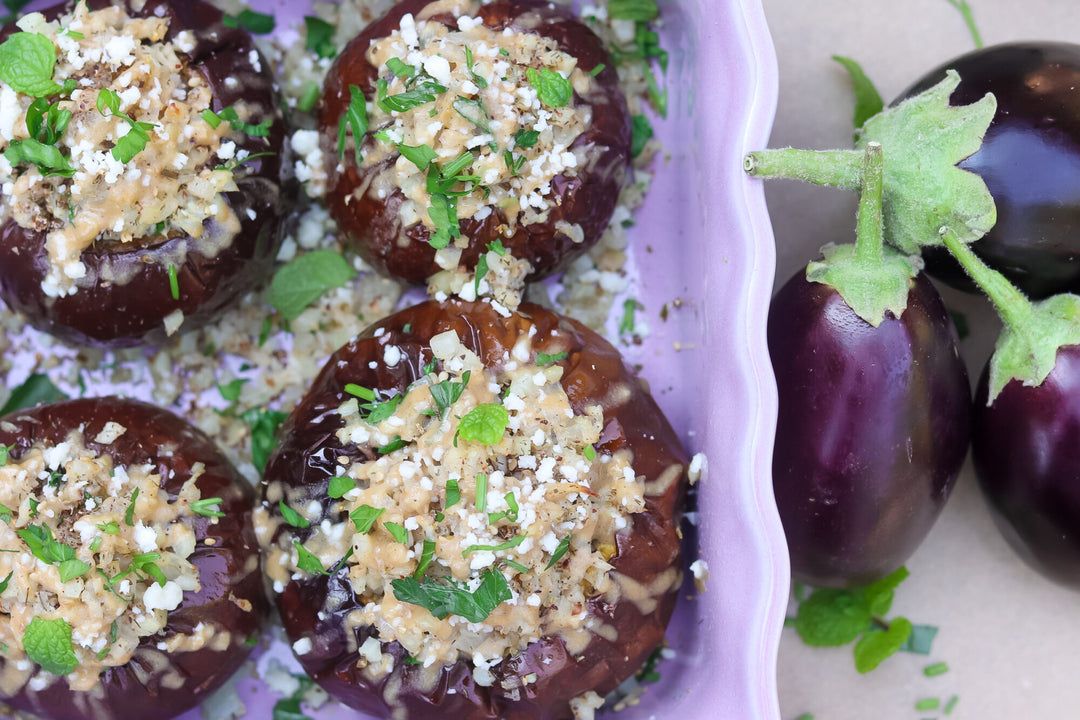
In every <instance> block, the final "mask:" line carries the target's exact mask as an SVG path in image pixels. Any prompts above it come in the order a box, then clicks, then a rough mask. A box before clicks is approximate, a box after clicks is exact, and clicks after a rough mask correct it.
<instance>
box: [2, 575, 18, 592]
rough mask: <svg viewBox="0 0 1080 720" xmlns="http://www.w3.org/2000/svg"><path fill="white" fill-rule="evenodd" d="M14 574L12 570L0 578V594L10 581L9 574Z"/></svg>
mask: <svg viewBox="0 0 1080 720" xmlns="http://www.w3.org/2000/svg"><path fill="white" fill-rule="evenodd" d="M14 574H15V571H14V570H13V571H11V572H9V573H8V575H7V577H6V578H4V579H3V580H0V595H3V594H4V591H5V590H7V587H8V583H9V582H11V576H12V575H14Z"/></svg>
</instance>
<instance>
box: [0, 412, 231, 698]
mask: <svg viewBox="0 0 1080 720" xmlns="http://www.w3.org/2000/svg"><path fill="white" fill-rule="evenodd" d="M124 432H126V428H124V427H123V426H121V425H118V424H117V423H109V424H107V425H106V426H105V427H104V429H102V431H101V432H100V433H99V434H98V435H97V437H96V438H95V441H96V442H105V441H108V442H110V443H111V442H112V440H114V439H115V438H117V437H120V436H121V435H122V434H123V433H124ZM6 450H7V448H5V451H6ZM4 455H5V457H4V458H3V460H4V462H3V463H0V520H2V521H3V522H2V523H0V578H2V580H0V586H2V589H0V649H2V650H3V653H4V657H5V660H6V663H5V664H4V668H3V673H2V674H0V692H3V693H4V694H5V695H9V696H10V695H11V694H13V693H14V692H15V691H17V690H18V689H19V688H21V687H22V686H23V684H24V683H26V682H27V681H29V687H30V689H32V690H40V689H42V688H44V687H46V686H47V685H49V684H50V683H51V682H53V681H54V679H55V678H54V677H53V676H54V675H64V676H66V680H67V683H68V685H69V686H70V687H71V688H72V689H74V690H90V689H92V688H94V687H95V686H96V685H97V684H98V676H99V674H100V673H101V672H102V671H103V670H105V669H107V668H110V667H117V666H120V665H124V664H125V663H127V662H128V661H129V660H130V659H131V658H132V656H133V655H134V653H135V650H136V648H137V647H138V645H139V643H140V641H141V639H142V638H145V637H148V636H151V635H154V634H156V633H159V632H161V631H162V630H163V629H164V628H165V626H166V621H167V615H168V613H169V612H170V611H172V610H174V609H176V608H177V607H179V606H180V605H181V603H182V601H183V595H184V593H185V592H197V591H198V590H199V589H200V584H199V574H198V570H197V568H196V567H195V566H194V565H192V564H191V563H190V562H189V561H188V558H189V557H190V556H191V554H192V553H193V552H194V550H195V545H196V537H195V533H194V531H193V530H192V529H191V527H190V525H189V524H188V523H185V522H184V520H185V519H186V518H192V517H194V516H195V515H208V516H211V517H215V516H217V513H218V512H219V511H218V503H220V502H221V501H220V499H219V498H207V499H202V498H200V492H199V489H198V488H197V487H196V485H195V483H196V481H197V479H198V477H199V476H200V475H201V474H202V472H203V470H202V465H201V464H199V463H196V465H195V466H194V467H193V468H192V476H191V478H190V479H188V480H187V481H186V482H185V483H184V485H183V488H182V490H181V491H180V493H179V496H178V498H177V499H176V500H174V501H170V498H169V495H168V493H166V492H165V491H164V490H162V488H161V482H162V478H161V477H160V476H159V475H158V474H156V473H155V472H154V467H153V466H151V465H128V466H114V464H113V460H112V458H111V457H110V456H109V455H108V454H107V453H105V454H98V453H97V452H95V451H93V450H91V449H88V448H87V447H86V441H85V439H84V437H83V435H82V433H81V432H77V431H76V432H73V433H71V434H70V435H69V436H68V438H67V440H66V441H65V442H62V443H60V444H57V445H42V444H35V445H33V446H32V447H31V448H30V449H28V450H27V451H26V452H24V453H22V455H21V456H20V458H19V459H18V460H17V461H15V460H13V459H11V458H10V457H7V453H6V452H5V453H4ZM210 634H211V633H208V631H207V628H205V626H203V624H201V623H200V626H199V627H196V628H195V630H194V631H193V634H192V635H190V636H186V635H179V634H175V635H171V636H170V637H168V638H165V637H163V638H162V641H163V642H166V643H167V644H168V646H169V647H170V649H171V650H172V651H174V652H184V651H191V650H197V649H199V648H200V647H202V646H203V645H205V644H206V643H207V641H208V639H209V637H210ZM39 666H40V668H41V672H38V670H37V668H38V667H39Z"/></svg>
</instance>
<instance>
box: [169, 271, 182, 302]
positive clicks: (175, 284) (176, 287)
mask: <svg viewBox="0 0 1080 720" xmlns="http://www.w3.org/2000/svg"><path fill="white" fill-rule="evenodd" d="M168 272H169V291H170V292H171V293H172V299H173V300H179V299H180V280H179V279H178V278H177V276H176V266H175V265H169V271H168Z"/></svg>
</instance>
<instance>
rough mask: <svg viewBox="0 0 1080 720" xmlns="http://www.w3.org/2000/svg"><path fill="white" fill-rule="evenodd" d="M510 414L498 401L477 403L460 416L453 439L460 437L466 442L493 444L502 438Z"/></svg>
mask: <svg viewBox="0 0 1080 720" xmlns="http://www.w3.org/2000/svg"><path fill="white" fill-rule="evenodd" d="M509 422H510V414H509V413H508V412H507V411H506V408H505V407H503V406H502V405H500V404H499V403H487V404H484V405H477V406H476V407H474V408H473V409H472V410H470V411H469V412H468V414H466V415H465V417H463V418H461V424H460V425H458V430H457V435H456V436H455V441H456V440H457V439H458V438H460V439H461V440H464V441H466V442H478V443H482V444H484V445H494V444H496V443H498V442H499V441H500V440H502V438H503V435H504V434H505V433H506V425H507V423H509Z"/></svg>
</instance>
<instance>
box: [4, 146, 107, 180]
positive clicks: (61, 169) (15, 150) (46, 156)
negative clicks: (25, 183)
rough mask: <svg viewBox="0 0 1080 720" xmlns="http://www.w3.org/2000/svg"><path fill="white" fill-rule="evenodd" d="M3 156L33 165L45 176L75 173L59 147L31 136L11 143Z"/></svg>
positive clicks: (12, 161)
mask: <svg viewBox="0 0 1080 720" xmlns="http://www.w3.org/2000/svg"><path fill="white" fill-rule="evenodd" d="M114 149H115V148H114ZM4 157H5V158H6V159H7V161H8V162H9V163H11V164H12V165H23V164H30V165H34V166H35V167H37V169H38V171H40V172H41V174H42V175H44V176H45V177H49V176H50V175H59V176H61V177H71V176H72V175H74V174H75V168H73V167H71V164H70V163H69V162H68V159H67V158H66V157H64V154H63V153H61V152H60V150H59V148H57V147H56V146H54V145H45V144H44V143H40V142H38V141H37V140H34V139H33V138H26V139H25V140H16V141H15V142H13V143H11V144H10V145H9V146H8V148H7V150H5V151H4Z"/></svg>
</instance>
